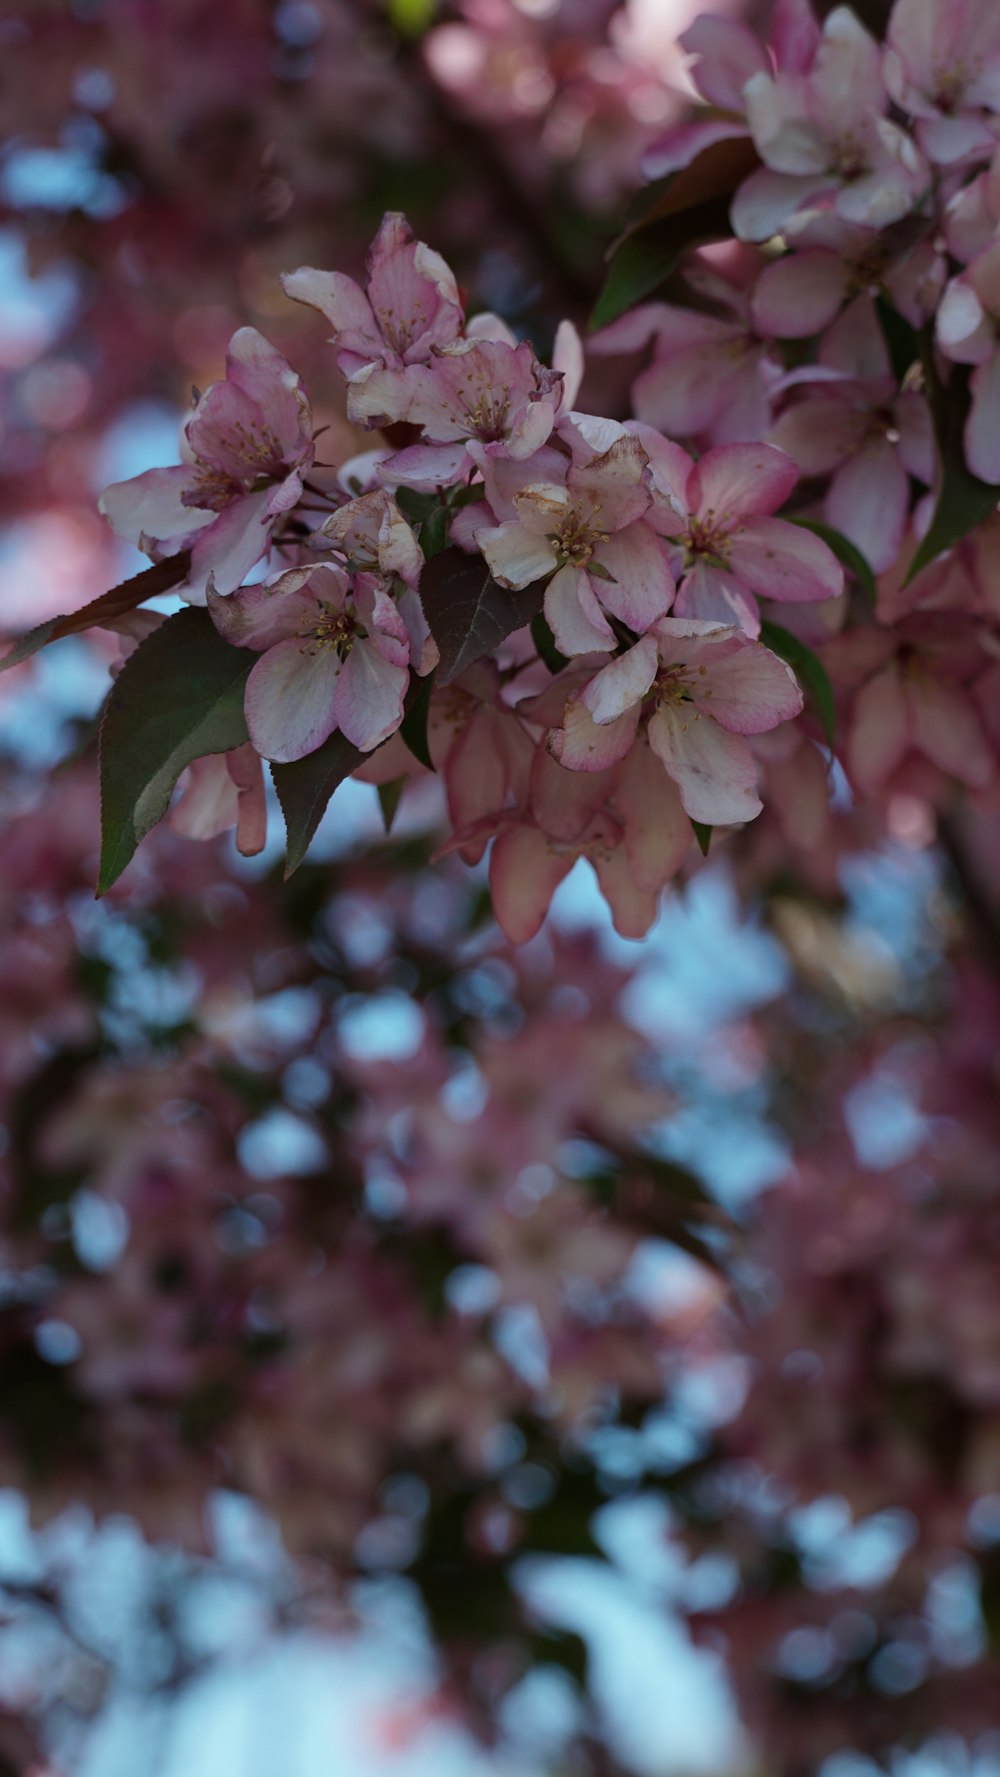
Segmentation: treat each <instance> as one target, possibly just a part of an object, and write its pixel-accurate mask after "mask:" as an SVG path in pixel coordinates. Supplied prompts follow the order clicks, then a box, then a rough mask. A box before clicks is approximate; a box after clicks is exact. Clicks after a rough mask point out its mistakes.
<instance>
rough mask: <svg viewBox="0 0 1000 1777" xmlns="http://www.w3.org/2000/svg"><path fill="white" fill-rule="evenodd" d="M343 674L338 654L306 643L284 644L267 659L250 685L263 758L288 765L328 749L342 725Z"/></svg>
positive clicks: (252, 727)
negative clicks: (338, 717) (338, 710)
mask: <svg viewBox="0 0 1000 1777" xmlns="http://www.w3.org/2000/svg"><path fill="white" fill-rule="evenodd" d="M339 673H340V661H339V659H338V657H337V655H336V653H335V651H334V649H333V648H319V647H316V646H314V645H312V644H310V643H308V642H305V641H302V640H292V641H287V642H279V643H278V645H277V647H275V648H270V649H268V652H267V653H266V654H262V655H261V657H260V659H259V660H258V662H257V664H256V666H255V667H254V669H253V672H252V673H251V674H250V677H249V679H248V680H247V691H246V703H245V706H244V707H245V709H246V718H247V728H248V729H249V731H250V739H251V740H252V741H253V744H254V746H255V747H256V749H257V751H258V753H260V754H262V755H263V757H264V758H265V759H273V760H274V761H275V762H276V763H279V764H287V763H289V762H290V761H291V760H293V759H304V758H305V756H306V754H307V753H313V752H315V750H316V748H317V747H319V746H322V744H323V742H324V741H325V740H326V738H327V736H328V735H330V734H332V733H333V730H334V727H335V725H336V722H335V716H334V709H333V698H334V692H335V691H336V688H337V678H338V675H339Z"/></svg>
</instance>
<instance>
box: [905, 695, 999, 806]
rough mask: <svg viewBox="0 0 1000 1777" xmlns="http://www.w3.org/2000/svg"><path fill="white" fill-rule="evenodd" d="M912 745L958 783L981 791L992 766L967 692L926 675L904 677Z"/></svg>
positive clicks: (991, 770) (987, 748) (986, 743)
mask: <svg viewBox="0 0 1000 1777" xmlns="http://www.w3.org/2000/svg"><path fill="white" fill-rule="evenodd" d="M903 695H904V697H905V699H906V705H907V709H908V711H909V716H910V732H911V736H912V744H913V745H914V746H915V747H917V748H919V750H920V752H922V753H923V754H924V755H925V757H926V758H928V759H930V760H932V762H933V763H934V764H935V765H939V766H940V767H941V770H942V771H947V772H949V773H950V774H951V776H952V777H957V778H958V780H959V782H960V783H963V784H969V785H970V786H972V787H973V788H975V789H981V788H982V786H983V785H984V784H988V783H989V781H990V779H991V778H992V776H993V772H994V763H993V755H992V752H991V750H990V747H989V744H988V742H987V740H986V736H985V735H984V733H983V730H982V728H981V727H980V723H979V718H978V716H977V715H976V712H975V710H974V708H973V706H972V704H971V702H970V700H969V697H968V693H967V692H966V691H964V690H962V689H961V688H960V687H959V686H957V685H950V684H947V683H945V682H944V681H942V680H940V679H937V678H935V677H932V675H931V674H930V673H928V672H918V671H912V670H911V671H909V672H904V674H903Z"/></svg>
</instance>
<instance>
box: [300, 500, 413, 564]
mask: <svg viewBox="0 0 1000 1777" xmlns="http://www.w3.org/2000/svg"><path fill="white" fill-rule="evenodd" d="M320 535H321V536H324V537H328V538H329V540H330V542H331V543H332V544H333V546H334V548H335V549H336V550H338V552H339V553H340V554H341V555H343V556H344V558H345V560H346V562H347V564H348V566H349V567H350V568H352V569H353V570H354V571H355V572H356V573H363V574H381V575H382V576H383V578H384V579H386V580H392V579H394V578H396V577H397V576H398V578H399V579H400V580H403V581H405V583H406V585H407V586H416V584H417V582H418V580H419V579H420V570H421V568H422V567H423V565H424V552H423V550H422V549H421V547H420V544H419V543H418V542H417V539H416V537H415V536H414V534H413V531H412V529H411V527H410V526H409V524H408V523H407V521H406V519H405V518H404V517H403V514H402V513H401V512H400V510H399V507H398V506H397V504H396V502H395V500H394V499H393V498H392V496H391V495H390V494H387V493H386V492H385V490H384V489H383V488H375V489H374V490H373V491H372V492H371V493H369V494H362V495H361V496H360V498H358V499H357V500H348V502H347V504H346V505H344V506H341V507H340V508H339V510H338V511H337V512H334V513H333V514H332V516H331V517H330V518H327V519H324V521H323V523H322V524H321V526H320Z"/></svg>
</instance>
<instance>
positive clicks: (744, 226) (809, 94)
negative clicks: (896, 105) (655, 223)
mask: <svg viewBox="0 0 1000 1777" xmlns="http://www.w3.org/2000/svg"><path fill="white" fill-rule="evenodd" d="M744 98H745V101H746V107H747V115H748V118H749V123H750V132H751V135H752V136H753V139H754V143H755V145H756V148H757V152H758V153H759V155H760V157H761V159H762V160H763V162H764V166H763V168H762V169H761V171H760V172H758V173H753V174H751V176H750V178H749V179H747V180H746V181H745V182H744V184H743V185H742V186H741V187H740V190H739V191H738V192H737V195H736V199H735V202H734V204H733V226H734V228H735V230H736V233H737V235H738V236H739V237H740V239H741V240H749V241H766V240H768V239H770V237H771V236H772V235H775V234H778V233H780V232H781V231H782V230H783V229H784V228H785V227H786V225H788V224H789V223H790V222H791V221H792V219H793V218H794V217H795V215H796V213H797V212H800V211H802V210H804V209H808V208H814V207H820V208H823V209H829V208H832V209H833V211H834V213H835V214H836V215H837V216H839V217H840V218H841V219H842V220H843V221H845V222H860V223H863V224H864V225H865V226H866V227H870V228H884V227H885V226H886V225H887V224H888V223H890V222H896V221H898V220H899V218H900V217H901V216H905V215H907V213H908V212H909V211H910V210H912V209H913V207H914V205H915V204H916V203H917V201H918V199H919V197H920V195H921V192H922V190H923V188H924V186H925V184H926V183H927V170H926V166H925V163H924V161H923V158H922V156H921V155H920V153H919V151H918V149H917V147H916V145H915V144H914V142H913V141H912V140H911V138H910V137H909V136H908V135H907V134H906V133H905V131H903V130H902V129H900V128H899V126H898V125H896V124H894V123H891V122H890V121H889V119H888V118H887V116H886V112H887V110H888V97H887V94H886V91H885V87H884V85H883V80H882V58H881V52H880V49H879V46H878V44H877V43H876V42H875V39H874V38H873V37H870V36H869V34H868V32H867V31H866V30H865V29H864V27H863V25H861V24H860V23H859V22H858V20H857V19H856V18H855V16H854V13H853V12H851V11H850V9H849V8H848V7H846V6H838V7H836V8H835V9H834V11H833V12H831V13H830V15H829V17H828V18H827V20H826V22H825V24H824V26H823V34H822V37H821V39H820V42H819V46H818V49H817V51H816V56H815V60H814V62H813V65H812V67H811V69H810V70H809V72H808V73H804V72H800V73H796V74H791V73H780V74H778V75H776V76H772V75H770V74H766V73H759V74H754V75H753V76H752V78H751V79H750V80H749V81H748V82H747V84H746V87H745V89H744Z"/></svg>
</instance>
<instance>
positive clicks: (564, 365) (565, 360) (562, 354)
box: [552, 321, 584, 412]
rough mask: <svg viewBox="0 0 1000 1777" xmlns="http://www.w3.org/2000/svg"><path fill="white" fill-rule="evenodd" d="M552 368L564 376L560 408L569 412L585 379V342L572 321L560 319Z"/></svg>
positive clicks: (554, 345) (553, 348)
mask: <svg viewBox="0 0 1000 1777" xmlns="http://www.w3.org/2000/svg"><path fill="white" fill-rule="evenodd" d="M552 368H553V370H558V371H559V373H560V375H561V376H562V379H563V380H562V390H561V393H560V397H559V408H560V410H561V411H562V412H568V411H569V409H570V408H572V407H574V406H575V405H576V398H577V396H578V394H579V393H580V384H581V383H582V381H583V370H584V360H583V342H582V340H581V338H580V335H579V333H578V332H577V330H576V328H575V327H574V325H573V323H572V321H560V323H559V325H558V327H557V328H556V337H555V343H554V344H553V347H552Z"/></svg>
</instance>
